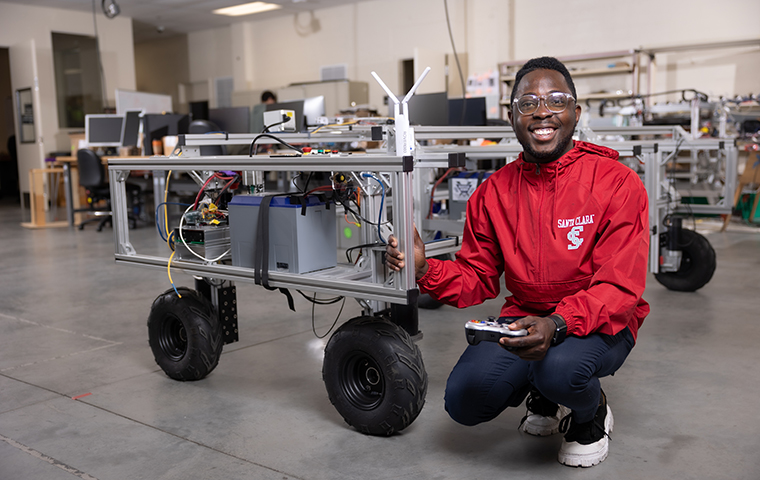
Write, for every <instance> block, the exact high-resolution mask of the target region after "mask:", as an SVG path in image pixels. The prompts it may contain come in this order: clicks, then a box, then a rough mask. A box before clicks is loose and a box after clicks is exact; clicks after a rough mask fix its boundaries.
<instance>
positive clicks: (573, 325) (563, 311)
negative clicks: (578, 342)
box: [554, 306, 578, 335]
mask: <svg viewBox="0 0 760 480" xmlns="http://www.w3.org/2000/svg"><path fill="white" fill-rule="evenodd" d="M554 313H558V314H560V315H562V318H564V319H565V325H567V334H568V335H570V334H573V335H575V333H576V330H577V327H578V319H577V318H576V317H575V315H573V313H572V312H570V311H569V309H567V308H562V307H561V306H560V307H557V309H556V310H554Z"/></svg>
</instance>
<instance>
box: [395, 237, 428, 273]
mask: <svg viewBox="0 0 760 480" xmlns="http://www.w3.org/2000/svg"><path fill="white" fill-rule="evenodd" d="M385 264H386V265H388V268H390V269H391V270H393V271H395V272H398V271H401V269H402V268H404V265H406V263H405V262H404V254H403V253H401V252H399V251H398V240H396V237H394V236H393V235H391V236H389V237H388V245H386V247H385ZM427 270H428V262H427V259H426V258H425V243H424V242H423V241H422V238H420V234H419V232H417V228H416V227H415V229H414V276H415V278H416V279H417V280H419V279H420V278H422V277H423V276H424V275H425V274H426V273H427Z"/></svg>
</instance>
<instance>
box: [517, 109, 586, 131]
mask: <svg viewBox="0 0 760 480" xmlns="http://www.w3.org/2000/svg"><path fill="white" fill-rule="evenodd" d="M576 117H577V115H576ZM507 120H509V124H510V125H511V126H512V127H514V126H515V124H514V123H513V122H512V109H511V108H510V109H509V110H507Z"/></svg>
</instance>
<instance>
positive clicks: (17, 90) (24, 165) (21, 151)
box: [8, 39, 48, 205]
mask: <svg viewBox="0 0 760 480" xmlns="http://www.w3.org/2000/svg"><path fill="white" fill-rule="evenodd" d="M8 56H9V60H10V62H9V63H10V67H11V87H12V89H13V105H14V115H15V117H14V118H15V120H16V122H15V123H16V152H17V155H18V175H19V190H20V191H21V196H22V199H23V198H24V193H29V190H30V185H29V170H30V169H32V168H43V167H44V166H45V146H44V143H43V135H42V114H41V112H42V110H41V106H40V89H39V84H40V81H39V73H38V72H39V69H38V64H37V49H36V48H35V44H34V39H31V40H27V41H24V42H20V43H17V44H15V45H13V46H11V47H10V48H9V49H8ZM27 89H29V90H27ZM29 92H31V95H29ZM19 98H21V99H22V103H24V105H19ZM30 100H31V104H32V105H31V108H29V101H30ZM22 117H23V119H24V122H25V124H24V125H22V124H21V118H22ZM22 128H23V129H24V132H22V131H21V129H22ZM22 140H23V141H22ZM47 203H48V202H47V193H45V205H47Z"/></svg>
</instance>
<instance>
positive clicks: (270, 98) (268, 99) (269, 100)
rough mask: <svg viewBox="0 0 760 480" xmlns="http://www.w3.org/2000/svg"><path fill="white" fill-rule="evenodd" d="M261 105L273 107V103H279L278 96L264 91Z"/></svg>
mask: <svg viewBox="0 0 760 480" xmlns="http://www.w3.org/2000/svg"><path fill="white" fill-rule="evenodd" d="M261 103H263V104H265V105H272V104H273V103H277V95H275V94H274V93H273V92H272V91H270V90H264V91H263V92H262V93H261Z"/></svg>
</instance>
